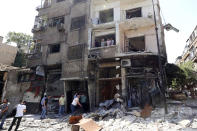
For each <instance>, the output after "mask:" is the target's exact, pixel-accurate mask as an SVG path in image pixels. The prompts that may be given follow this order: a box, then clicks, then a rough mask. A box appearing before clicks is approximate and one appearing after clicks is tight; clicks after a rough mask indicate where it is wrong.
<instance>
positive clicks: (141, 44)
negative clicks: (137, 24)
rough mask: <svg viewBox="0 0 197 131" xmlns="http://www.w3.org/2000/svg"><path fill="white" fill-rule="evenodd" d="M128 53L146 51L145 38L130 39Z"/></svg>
mask: <svg viewBox="0 0 197 131" xmlns="http://www.w3.org/2000/svg"><path fill="white" fill-rule="evenodd" d="M128 42H129V43H128V51H134V52H137V51H144V50H145V37H144V36H141V37H134V38H129V39H128Z"/></svg>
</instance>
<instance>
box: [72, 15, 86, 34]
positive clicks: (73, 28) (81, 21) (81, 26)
mask: <svg viewBox="0 0 197 131" xmlns="http://www.w3.org/2000/svg"><path fill="white" fill-rule="evenodd" d="M80 18H82V19H80ZM77 21H78V22H79V25H78V26H75V25H74V24H76V23H74V22H77ZM85 25H86V15H83V16H79V17H73V18H71V25H70V30H71V31H72V30H78V29H81V28H83V27H85Z"/></svg>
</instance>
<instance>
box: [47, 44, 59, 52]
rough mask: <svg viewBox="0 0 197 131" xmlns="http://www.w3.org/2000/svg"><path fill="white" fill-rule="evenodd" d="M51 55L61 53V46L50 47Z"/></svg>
mask: <svg viewBox="0 0 197 131" xmlns="http://www.w3.org/2000/svg"><path fill="white" fill-rule="evenodd" d="M49 49H50V53H58V52H60V44H56V45H49Z"/></svg>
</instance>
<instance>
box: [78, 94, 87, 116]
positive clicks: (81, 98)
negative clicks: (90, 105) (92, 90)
mask: <svg viewBox="0 0 197 131" xmlns="http://www.w3.org/2000/svg"><path fill="white" fill-rule="evenodd" d="M80 103H81V105H82V106H83V111H84V112H87V110H88V109H87V97H86V95H85V94H82V95H81V97H80Z"/></svg>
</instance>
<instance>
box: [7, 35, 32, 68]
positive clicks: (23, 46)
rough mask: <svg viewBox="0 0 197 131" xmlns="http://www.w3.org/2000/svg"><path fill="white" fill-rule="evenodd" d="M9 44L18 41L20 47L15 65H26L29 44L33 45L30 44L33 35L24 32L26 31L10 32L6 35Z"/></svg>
mask: <svg viewBox="0 0 197 131" xmlns="http://www.w3.org/2000/svg"><path fill="white" fill-rule="evenodd" d="M6 39H7V42H6V43H8V44H11V43H16V45H17V47H18V49H19V50H18V52H17V55H16V58H15V62H14V63H13V66H16V67H23V66H25V65H26V61H27V58H26V53H25V51H27V49H28V46H30V47H31V45H28V44H30V43H31V42H32V36H30V35H27V34H24V33H16V32H9V33H8V34H7V36H6Z"/></svg>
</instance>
